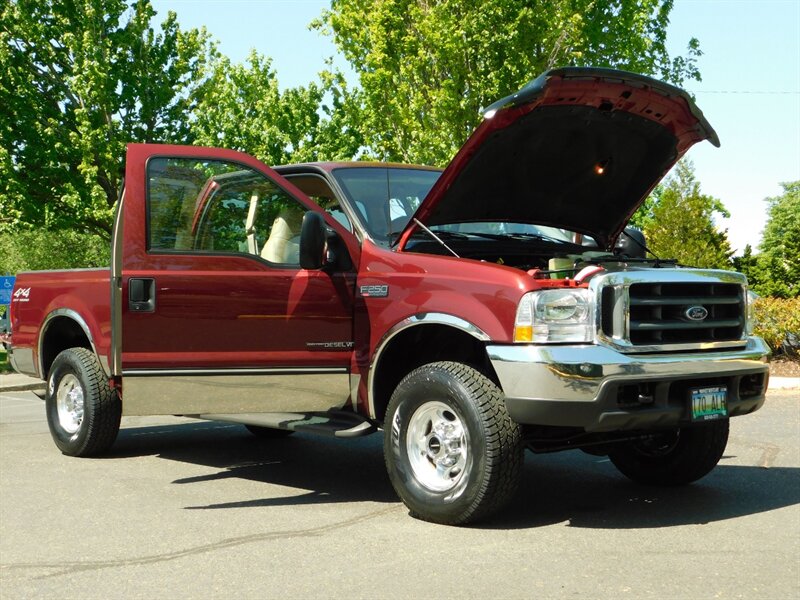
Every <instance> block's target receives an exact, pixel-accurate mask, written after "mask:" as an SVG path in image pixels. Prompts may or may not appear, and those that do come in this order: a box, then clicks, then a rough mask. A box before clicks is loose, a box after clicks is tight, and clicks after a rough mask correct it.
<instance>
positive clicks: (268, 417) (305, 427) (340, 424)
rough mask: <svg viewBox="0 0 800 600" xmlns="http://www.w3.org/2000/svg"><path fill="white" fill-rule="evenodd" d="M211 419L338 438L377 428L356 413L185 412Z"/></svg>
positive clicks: (353, 435)
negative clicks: (195, 413) (200, 413)
mask: <svg viewBox="0 0 800 600" xmlns="http://www.w3.org/2000/svg"><path fill="white" fill-rule="evenodd" d="M186 416H187V417H194V418H196V419H206V420H209V421H226V422H228V423H240V424H242V425H256V426H259V427H272V428H273V429H287V430H289V431H302V432H307V433H316V434H319V435H328V436H333V437H339V438H354V437H361V436H362V435H369V434H370V433H374V432H375V431H376V430H377V427H376V426H375V424H374V423H372V422H370V421H368V420H366V419H365V418H364V417H362V416H360V415H357V414H355V413H349V412H343V411H336V412H334V411H331V412H326V413H305V414H304V413H237V414H214V413H206V414H202V415H186Z"/></svg>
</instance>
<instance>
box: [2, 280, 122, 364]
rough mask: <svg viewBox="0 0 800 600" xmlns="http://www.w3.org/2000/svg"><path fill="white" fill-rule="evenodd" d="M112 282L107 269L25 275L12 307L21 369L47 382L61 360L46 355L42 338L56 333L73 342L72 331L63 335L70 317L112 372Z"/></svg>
mask: <svg viewBox="0 0 800 600" xmlns="http://www.w3.org/2000/svg"><path fill="white" fill-rule="evenodd" d="M110 277H111V272H110V270H109V269H103V268H101V269H70V270H63V271H32V272H23V273H19V274H18V275H17V279H16V284H15V287H14V293H13V296H12V299H11V306H10V315H11V354H10V358H11V361H12V364H13V365H14V367H15V369H16V370H17V371H19V372H21V373H25V374H28V375H32V376H34V377H40V378H42V379H44V377H45V373H46V372H47V367H48V366H49V364H50V362H52V360H53V359H54V358H55V356H49V355H47V353H41V352H40V350H41V337H42V336H43V335H46V334H47V332H48V331H50V335H61V336H63V337H65V338H69V337H70V336H71V333H70V331H69V330H67V329H65V330H64V331H63V332H62V331H60V330H59V318H63V317H67V316H68V317H70V318H71V319H72V320H73V321H77V322H78V323H79V324H80V326H81V327H82V328H83V329H84V333H85V334H86V335H87V337H88V338H89V341H90V344H91V345H92V346H93V347H94V350H95V351H96V352H97V354H98V356H99V357H100V361H101V363H103V366H104V368H107V367H108V364H109V357H110V348H111V309H110V302H109V297H110ZM67 341H69V340H68V339H66V340H65V342H67ZM42 354H44V355H42Z"/></svg>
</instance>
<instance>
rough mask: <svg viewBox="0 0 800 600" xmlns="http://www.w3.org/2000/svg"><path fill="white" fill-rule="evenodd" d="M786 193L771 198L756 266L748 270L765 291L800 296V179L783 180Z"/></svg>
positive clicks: (784, 296)
mask: <svg viewBox="0 0 800 600" xmlns="http://www.w3.org/2000/svg"><path fill="white" fill-rule="evenodd" d="M783 190H784V192H783V194H781V195H780V196H776V197H774V198H767V200H766V201H767V202H768V203H769V216H768V217H767V224H766V226H765V227H764V236H763V238H762V240H761V253H760V254H759V255H758V257H757V259H756V268H754V269H751V270H750V272H748V273H747V275H748V278H751V279H752V283H753V288H754V289H755V290H756V291H757V292H758V293H759V294H762V295H765V296H776V297H780V298H797V297H800V181H793V182H791V183H784V184H783Z"/></svg>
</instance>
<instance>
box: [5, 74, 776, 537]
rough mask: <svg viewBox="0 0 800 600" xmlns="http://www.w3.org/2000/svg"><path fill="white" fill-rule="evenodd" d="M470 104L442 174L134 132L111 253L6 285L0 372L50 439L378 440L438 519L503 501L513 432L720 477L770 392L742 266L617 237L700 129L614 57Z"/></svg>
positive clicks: (82, 447) (664, 475) (633, 473)
mask: <svg viewBox="0 0 800 600" xmlns="http://www.w3.org/2000/svg"><path fill="white" fill-rule="evenodd" d="M484 117H485V118H484V120H483V121H482V123H481V124H480V126H479V127H478V128H477V129H476V130H475V132H474V133H473V134H472V136H471V137H470V139H469V140H468V141H467V143H466V144H465V145H464V146H463V148H462V149H461V150H460V151H459V153H458V154H457V155H456V157H455V158H454V160H453V161H452V162H451V163H450V165H449V166H448V167H447V168H446V169H444V170H443V171H440V170H437V169H431V168H426V167H417V166H408V165H393V164H376V163H322V164H302V165H291V166H285V167H278V168H275V169H272V168H269V167H267V166H266V165H264V164H262V163H261V162H259V161H258V160H256V159H254V158H252V157H250V156H248V155H246V154H242V153H239V152H234V151H230V150H221V149H214V148H200V147H183V146H162V145H138V144H132V145H130V146H129V147H128V151H127V157H126V174H125V189H124V192H123V195H122V198H121V201H120V202H119V206H118V209H117V213H116V219H115V224H114V234H113V242H112V244H113V247H112V264H111V268H110V270H109V269H88V270H75V271H60V272H41V273H21V274H19V275H18V276H17V280H16V288H15V291H14V294H13V302H12V304H11V324H12V325H11V326H12V336H11V340H12V342H11V346H10V357H11V362H12V364H13V365H14V367H15V368H16V369H17V370H18V371H20V372H22V373H27V374H31V375H34V376H37V377H40V378H42V379H44V380H46V381H47V392H46V411H47V419H48V423H49V425H50V430H51V433H52V436H53V438H54V440H55V443H56V445H57V446H58V447H59V448H60V449H61V451H62V452H64V453H65V454H69V455H75V456H87V455H93V454H99V453H102V452H104V451H106V450H108V449H109V447H110V446H111V445H112V444H113V442H114V439H115V437H116V435H117V432H118V430H119V426H120V417H121V416H125V415H185V416H191V417H199V418H203V419H214V420H223V421H231V422H237V423H242V424H244V425H246V426H247V427H248V429H250V430H251V431H252V432H254V433H255V434H257V435H262V436H277V435H282V434H286V433H291V432H293V431H313V432H319V433H328V434H332V435H335V436H338V437H353V436H360V435H365V434H369V433H372V432H374V431H376V430H377V429H382V430H383V432H384V450H385V459H386V466H387V469H388V472H389V475H390V478H391V481H392V483H393V485H394V487H395V489H396V490H397V493H398V495H399V496H400V497H401V498H402V500H403V502H405V503H406V505H407V506H408V508H409V509H410V512H411V513H412V514H413V515H415V516H417V517H419V518H422V519H426V520H430V521H435V522H440V523H466V522H469V521H474V520H476V519H479V518H482V517H486V516H488V515H489V514H491V513H492V512H494V511H496V510H498V509H499V508H500V507H501V506H502V505H503V504H504V503H505V502H507V501H508V500H509V498H510V497H511V496H512V495H513V493H514V491H515V488H516V486H517V484H518V480H519V478H520V473H521V464H522V459H523V450H524V449H525V448H528V449H530V450H532V451H534V452H552V451H559V450H568V449H574V448H580V449H584V450H585V451H587V452H590V453H595V454H601V455H607V456H609V458H610V460H611V461H612V462H613V464H614V465H616V467H617V468H618V469H619V470H620V471H621V472H622V473H623V474H625V475H626V476H628V477H629V478H631V479H633V480H634V481H638V482H642V483H646V484H657V485H675V484H684V483H689V482H691V481H694V480H696V479H698V478H700V477H702V476H704V475H705V474H706V473H708V472H709V471H710V470H711V469H713V468H714V466H715V465H716V464H717V462H718V461H719V459H720V457H721V456H722V453H723V451H724V449H725V445H726V443H727V438H728V423H729V417H732V416H736V415H742V414H747V413H750V412H753V411H755V410H756V409H758V408H759V407H760V406H761V405H762V403H763V402H764V397H765V393H766V389H767V381H768V368H767V360H768V350H767V348H766V346H765V345H764V343H763V341H762V340H760V339H759V338H757V337H753V336H752V335H751V324H750V316H749V305H748V293H747V282H746V280H745V278H744V277H743V276H742V275H740V274H737V273H732V272H726V271H716V270H705V269H694V268H685V267H682V266H679V265H677V264H676V263H675V262H674V261H669V260H659V259H655V258H646V257H645V254H644V252H643V251H642V249H641V247H640V246H642V245H643V240H642V239H641V238H640V237H637V236H635V235H630V236H629V235H627V234H623V228H624V226H625V224H626V223H627V221H628V219H629V218H630V216H631V214H632V213H633V212H634V211H635V210H636V208H637V207H638V206H639V204H640V203H641V202H642V201H643V199H644V198H645V197H647V195H648V193H649V192H650V191H651V190H652V188H653V187H654V186H655V184H656V183H657V182H658V181H659V180H660V179H661V178H662V177H663V176H664V174H665V173H666V172H667V171H668V170H669V169H670V167H671V166H672V165H673V164H674V163H675V162H676V161H677V160H678V159H679V158H680V157H681V156H682V155H683V154H684V153H685V152H686V151H687V150H688V149H689V147H690V146H692V145H693V144H694V143H695V142H698V141H702V140H706V139H707V140H710V141H711V142H712V143H713V144H715V145H718V144H719V142H718V140H717V136H716V134H715V133H714V130H713V129H712V128H711V126H710V125H709V124H708V122H707V121H706V120H705V118H704V117H703V115H702V113H701V112H700V111H699V110H698V109H697V108H696V107H695V105H694V103H693V102H692V100H691V99H690V98H689V96H688V95H687V94H686V93H685V92H683V91H681V90H679V89H677V88H674V87H672V86H669V85H667V84H664V83H661V82H659V81H656V80H653V79H650V78H647V77H643V76H640V75H634V74H631V73H624V72H620V71H614V70H609V69H591V68H563V69H556V70H552V71H549V72H547V73H545V74H544V75H542V76H540V77H539V78H537V79H535V80H534V81H532V82H531V83H530V84H528V85H527V86H526V87H525V88H523V89H522V90H520V91H519V92H518V93H517V94H514V95H512V96H509V97H508V98H504V99H503V100H500V101H499V102H497V103H495V104H494V105H492V106H491V107H489V108H488V109H487V110H486V112H485V115H484Z"/></svg>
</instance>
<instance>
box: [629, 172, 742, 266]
mask: <svg viewBox="0 0 800 600" xmlns="http://www.w3.org/2000/svg"><path fill="white" fill-rule="evenodd" d="M714 214H719V215H722V216H723V217H729V216H730V213H728V211H727V210H726V209H725V206H724V205H723V204H722V202H721V201H719V200H718V199H716V198H713V197H712V196H706V195H705V194H701V193H700V183H699V182H698V181H697V180H696V179H695V176H694V169H693V167H692V163H691V162H689V161H688V160H683V161H681V162H679V163H678V165H677V166H676V167H675V171H674V172H673V174H672V175H671V176H670V177H668V178H667V180H666V181H665V182H664V183H663V184H662V186H661V189H660V190H659V191H658V193H657V194H654V196H653V198H652V201H651V202H650V204H649V205H646V208H645V210H644V211H642V212H640V213H639V215H638V217H637V219H638V222H639V223H641V224H642V226H643V228H644V233H645V237H646V238H647V246H648V248H650V250H652V251H653V252H654V253H655V254H656V256H659V257H660V258H675V259H677V260H678V262H680V263H681V264H685V265H690V266H694V267H704V268H714V269H727V268H730V267H731V264H732V263H731V256H732V254H733V252H732V250H731V247H730V242H728V236H727V232H726V231H719V230H717V228H716V226H715V225H714Z"/></svg>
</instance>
